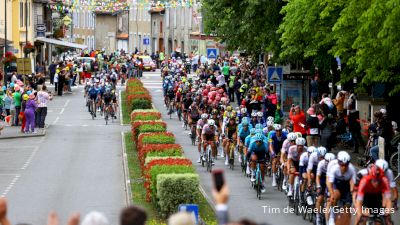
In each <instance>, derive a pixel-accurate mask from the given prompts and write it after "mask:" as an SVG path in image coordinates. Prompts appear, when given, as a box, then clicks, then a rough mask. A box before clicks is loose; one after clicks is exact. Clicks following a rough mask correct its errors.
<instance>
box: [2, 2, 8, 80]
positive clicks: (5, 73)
mask: <svg viewBox="0 0 400 225" xmlns="http://www.w3.org/2000/svg"><path fill="white" fill-rule="evenodd" d="M6 52H7V0H4V52H3V57H6ZM6 69H7V68H6V66H5V65H4V64H3V72H4V74H3V84H4V85H5V84H6V76H7V71H6Z"/></svg>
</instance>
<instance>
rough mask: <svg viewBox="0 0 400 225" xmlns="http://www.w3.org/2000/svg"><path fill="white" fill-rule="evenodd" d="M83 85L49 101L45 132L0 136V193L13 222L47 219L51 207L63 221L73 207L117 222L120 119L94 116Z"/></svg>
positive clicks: (121, 196) (120, 178)
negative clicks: (40, 133) (105, 118)
mask: <svg viewBox="0 0 400 225" xmlns="http://www.w3.org/2000/svg"><path fill="white" fill-rule="evenodd" d="M82 90H83V89H82V88H75V89H74V90H73V91H74V93H73V94H66V95H64V96H63V97H58V96H56V97H55V98H54V100H53V101H52V102H51V103H50V104H49V108H48V111H49V112H48V117H47V119H46V123H47V124H50V126H49V128H48V129H47V134H46V136H44V137H37V138H36V137H35V138H22V139H10V140H1V144H0V195H2V196H6V197H7V199H8V202H9V215H10V219H11V221H12V223H13V224H17V223H28V224H35V225H39V224H45V223H46V220H47V215H48V213H49V212H51V211H53V210H54V211H55V212H57V213H58V214H59V216H60V219H61V224H64V223H65V222H66V220H67V217H68V216H69V215H70V214H71V213H72V212H80V213H81V215H83V216H84V215H85V214H86V213H88V212H90V211H93V210H96V211H99V212H103V213H105V215H106V216H107V218H108V219H109V221H110V224H118V216H119V212H120V209H121V208H122V207H123V206H125V205H126V204H127V203H126V196H125V188H124V174H123V168H122V150H121V131H122V130H123V129H124V128H122V127H121V126H120V122H119V120H118V121H115V122H114V123H113V124H111V125H110V124H109V125H107V126H105V121H104V119H102V118H101V117H99V116H98V117H97V119H95V120H92V119H91V116H90V114H89V113H88V112H87V109H86V108H85V103H84V99H83V92H82Z"/></svg>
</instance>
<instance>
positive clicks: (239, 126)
mask: <svg viewBox="0 0 400 225" xmlns="http://www.w3.org/2000/svg"><path fill="white" fill-rule="evenodd" d="M248 127H249V130H250V129H251V128H253V125H251V124H250V123H249V125H248ZM242 128H243V124H241V123H239V125H238V130H241V129H242Z"/></svg>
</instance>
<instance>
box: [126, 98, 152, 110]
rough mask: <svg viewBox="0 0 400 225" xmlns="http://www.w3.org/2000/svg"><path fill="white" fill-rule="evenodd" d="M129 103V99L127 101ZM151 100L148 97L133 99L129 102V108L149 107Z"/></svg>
mask: <svg viewBox="0 0 400 225" xmlns="http://www.w3.org/2000/svg"><path fill="white" fill-rule="evenodd" d="M128 103H129V101H128ZM151 108H152V105H151V101H150V100H148V99H134V100H132V103H131V109H132V110H135V109H151Z"/></svg>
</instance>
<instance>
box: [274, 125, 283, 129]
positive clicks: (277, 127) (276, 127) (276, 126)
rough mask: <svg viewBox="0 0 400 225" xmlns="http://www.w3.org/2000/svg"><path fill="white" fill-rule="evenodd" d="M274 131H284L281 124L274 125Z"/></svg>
mask: <svg viewBox="0 0 400 225" xmlns="http://www.w3.org/2000/svg"><path fill="white" fill-rule="evenodd" d="M274 129H275V130H282V125H280V124H274Z"/></svg>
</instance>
